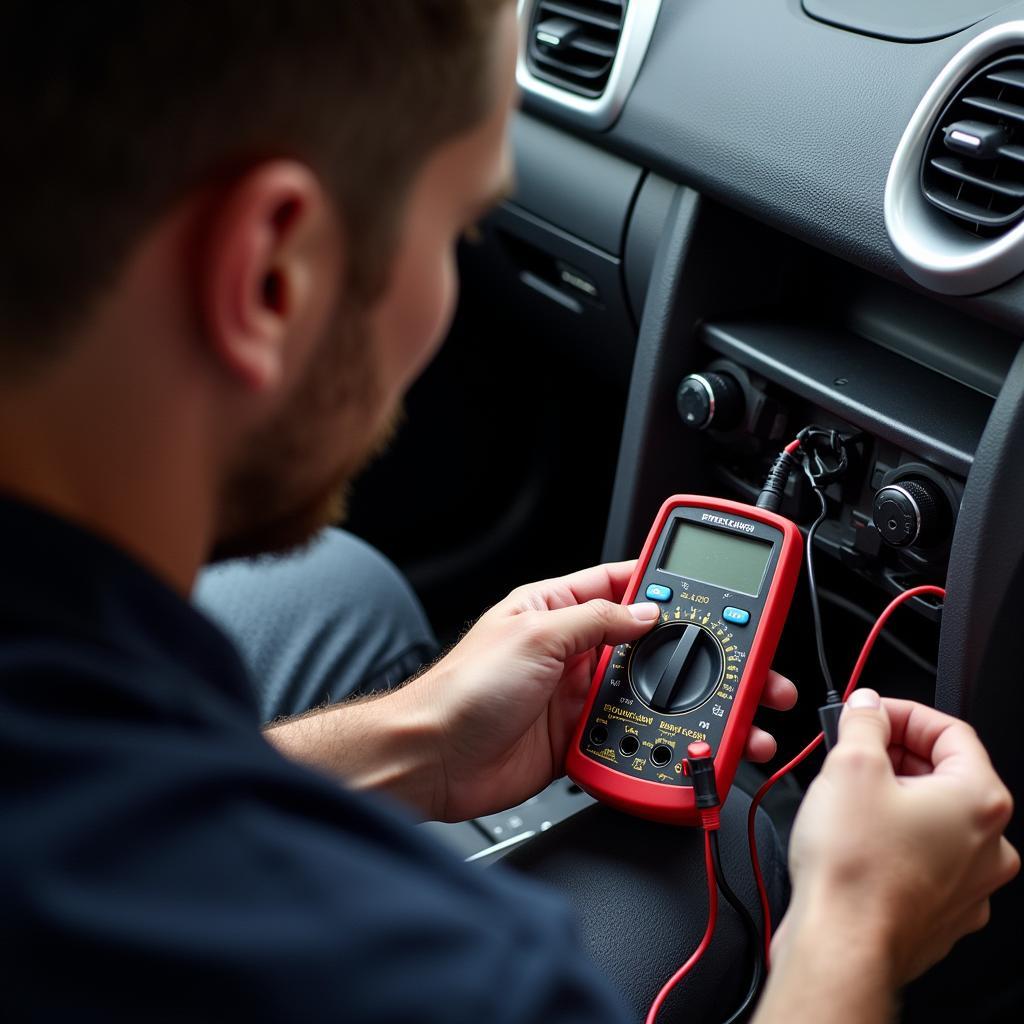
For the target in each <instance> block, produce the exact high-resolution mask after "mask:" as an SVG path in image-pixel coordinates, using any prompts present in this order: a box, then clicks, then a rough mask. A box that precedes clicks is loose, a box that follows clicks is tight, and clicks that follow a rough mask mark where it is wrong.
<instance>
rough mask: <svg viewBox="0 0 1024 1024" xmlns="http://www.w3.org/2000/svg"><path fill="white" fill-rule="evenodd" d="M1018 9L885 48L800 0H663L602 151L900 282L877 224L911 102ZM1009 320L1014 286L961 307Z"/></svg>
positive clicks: (1014, 315)
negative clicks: (977, 38)
mask: <svg viewBox="0 0 1024 1024" xmlns="http://www.w3.org/2000/svg"><path fill="white" fill-rule="evenodd" d="M1015 18H1024V2H1018V3H1013V4H1010V5H1009V6H1007V7H1004V8H1003V9H1002V10H1000V11H999V12H998V13H997V14H996V15H994V16H993V17H992V18H989V19H986V20H984V21H982V22H979V23H978V24H977V25H974V26H972V27H971V28H970V29H968V30H966V31H964V32H960V33H958V34H956V35H953V36H950V37H947V38H944V39H940V40H937V41H934V42H928V43H915V44H908V43H895V42H891V41H887V40H884V39H877V38H874V37H870V36H865V35H860V34H857V33H855V32H850V31H846V30H843V29H839V28H836V27H834V26H831V25H827V24H824V23H822V22H820V21H816V20H814V19H813V18H810V17H809V16H808V15H807V14H806V12H805V11H804V10H803V8H802V6H801V3H800V0H678V2H672V3H666V4H664V5H663V7H662V12H661V16H660V19H659V22H658V25H657V28H656V31H655V34H654V39H653V41H652V44H651V48H650V51H649V53H648V55H647V60H646V62H645V64H644V67H643V69H642V71H641V74H640V77H639V79H638V80H637V83H636V86H635V88H634V90H633V94H632V96H631V97H630V100H629V102H628V104H627V105H626V109H625V111H624V112H623V115H622V117H621V119H620V121H619V122H618V124H617V125H616V126H615V128H614V129H612V131H611V132H610V133H608V134H606V135H604V136H599V137H598V139H599V143H600V144H602V145H604V146H606V147H609V148H612V149H616V150H618V151H619V152H620V153H623V154H624V155H627V156H629V157H631V158H633V159H635V160H636V161H637V162H639V163H641V164H643V165H645V166H647V167H650V168H653V169H655V170H657V171H659V172H660V173H663V174H664V175H665V176H666V177H669V178H671V179H673V180H676V181H680V182H682V183H685V184H687V185H689V186H691V187H694V188H696V189H698V190H699V191H701V192H702V193H704V194H706V195H709V196H713V197H715V198H718V199H720V200H721V201H723V202H725V203H727V204H728V205H730V206H733V207H734V208H736V209H738V210H740V211H742V212H745V213H748V214H750V215H753V216H755V217H757V218H758V219H760V220H762V221H764V222H766V223H768V224H770V225H772V226H775V227H778V228H780V229H782V230H784V231H786V232H787V233H789V234H792V235H794V236H796V237H798V238H801V239H803V240H805V241H808V242H810V243H812V244H814V245H816V246H819V247H821V248H824V249H827V250H829V251H831V252H833V253H835V254H836V255H838V256H841V257H843V258H844V259H847V260H850V261H852V262H854V263H857V264H859V265H861V266H864V267H867V268H869V269H871V270H873V271H875V272H876V273H881V274H883V275H885V276H887V277H891V278H894V279H897V280H901V281H903V282H904V283H906V280H907V279H906V278H905V277H904V275H903V273H902V271H901V270H900V269H899V267H898V266H897V263H896V259H895V256H894V254H893V250H892V247H891V245H890V243H889V239H888V237H887V235H886V232H885V227H884V224H883V220H882V200H883V195H884V191H885V181H886V176H887V174H888V170H889V164H890V162H891V160H892V156H893V153H894V151H895V149H896V145H897V143H898V141H899V139H900V137H901V135H902V133H903V130H904V128H905V127H906V125H907V122H908V120H909V118H910V115H911V114H912V113H913V111H914V109H915V107H916V106H917V104H918V102H919V101H920V99H921V97H922V96H923V95H924V93H925V91H926V90H927V88H928V86H929V85H930V84H931V82H932V81H933V79H934V78H935V76H936V75H937V73H938V72H939V70H940V69H941V68H942V67H943V66H944V65H945V63H946V62H947V61H948V60H949V58H950V57H951V56H952V55H953V54H954V53H955V52H956V51H957V50H959V49H960V47H962V46H963V45H964V43H965V42H966V41H967V40H968V39H970V38H972V37H973V36H974V35H976V34H977V33H979V32H981V31H983V30H984V29H986V28H987V27H989V26H990V25H992V24H995V23H998V22H1002V21H1008V20H1012V19H1015ZM969 304H970V305H971V306H973V307H974V310H975V311H976V312H985V313H987V314H988V315H990V316H993V317H994V318H995V319H997V320H1001V321H1002V322H1004V323H1007V324H1012V323H1015V322H1017V321H1018V318H1019V316H1020V312H1019V311H1020V310H1021V309H1022V308H1024V289H1022V287H1021V285H1020V284H1019V282H1015V283H1011V284H1010V285H1009V286H1007V287H1005V288H1003V289H1000V290H999V291H998V292H995V293H991V294H990V295H989V296H988V297H983V298H981V299H975V300H970V301H969Z"/></svg>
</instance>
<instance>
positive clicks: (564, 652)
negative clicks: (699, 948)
mask: <svg viewBox="0 0 1024 1024" xmlns="http://www.w3.org/2000/svg"><path fill="white" fill-rule="evenodd" d="M635 567H636V563H635V562H620V563H618V564H616V565H602V566H597V567H596V568H593V569H585V570H583V571H582V572H578V573H574V574H573V575H571V576H565V577H563V578H562V579H556V580H546V581H545V582H543V583H534V584H532V585H530V586H526V587H520V588H519V589H518V590H515V591H513V592H512V593H511V594H510V595H509V596H508V597H507V598H506V599H505V600H504V601H502V602H501V603H500V604H497V605H495V607H493V608H492V609H491V610H490V611H489V612H487V614H486V615H484V616H483V617H482V618H481V619H480V621H479V622H477V624H476V625H475V626H474V627H473V628H472V629H471V630H470V631H469V632H468V633H467V634H466V636H465V637H464V638H463V639H462V641H461V642H460V643H459V644H457V645H456V646H455V647H454V648H453V649H452V651H451V652H450V653H449V654H448V655H447V656H446V657H445V658H442V659H441V660H440V661H439V662H438V663H437V664H436V665H434V666H433V667H432V668H431V669H430V670H429V671H427V672H425V673H424V674H423V675H421V676H420V677H419V678H417V679H414V680H413V681H412V682H411V683H409V684H408V685H407V686H404V687H402V688H401V689H400V690H398V691H397V692H395V693H389V694H385V695H382V696H381V697H379V698H371V699H368V700H362V701H353V702H349V703H346V704H341V705H337V706H335V707H332V708H326V709H322V710H319V711H316V712H313V713H311V714H308V715H304V716H301V717H299V718H294V719H291V720H289V721H286V722H281V723H275V724H274V725H273V726H272V727H271V728H270V729H268V730H267V733H266V735H267V738H268V739H269V740H270V741H271V742H272V743H273V744H274V745H275V746H276V747H277V748H278V749H279V750H281V752H282V753H284V754H286V755H287V756H289V757H291V758H293V759H294V760H297V761H303V762H305V763H307V764H309V765H311V766H312V767H314V768H317V769H319V770H321V771H325V772H328V773H329V774H332V775H338V776H341V777H342V778H344V779H345V780H346V781H347V782H348V783H349V784H350V785H352V786H354V787H356V788H359V789H374V790H378V791H381V792H387V793H390V794H391V795H392V796H395V797H397V798H398V799H400V800H402V801H403V802H404V803H405V804H407V805H408V806H410V807H412V808H413V809H414V810H416V811H417V812H418V813H420V814H421V815H422V816H423V817H426V818H434V819H439V820H443V821H462V820H464V819H466V818H473V817H477V816H479V815H481V814H488V813H490V812H492V811H499V810H504V809H505V808H506V807H511V806H513V805H514V804H517V803H521V802H522V801H523V800H527V799H529V797H531V796H534V795H535V794H536V793H538V792H540V790H541V789H543V788H544V786H546V785H547V784H548V783H549V782H551V781H552V779H554V778H557V776H558V775H559V774H560V773H561V771H562V764H563V762H564V760H565V753H566V750H567V749H568V746H569V740H570V738H571V735H572V730H573V727H574V726H575V724H576V720H577V719H578V717H579V715H580V713H581V712H582V710H583V705H584V702H585V699H586V696H587V690H588V688H589V686H590V680H591V678H592V677H593V674H594V670H595V668H596V667H597V659H598V655H599V654H600V648H601V647H602V646H603V645H604V644H620V643H629V642H631V641H633V640H636V639H638V638H639V637H641V636H643V635H644V634H645V633H646V632H647V631H648V630H649V629H650V628H651V627H652V626H653V625H654V623H655V622H656V621H657V618H658V613H659V611H660V609H659V608H658V607H657V605H649V604H641V605H634V606H631V607H623V606H622V605H620V604H619V602H620V601H621V600H622V595H623V593H624V592H625V590H626V585H627V584H628V583H629V578H630V576H631V575H632V573H633V570H634V569H635ZM796 697H797V693H796V687H795V686H794V685H793V684H792V683H791V682H790V681H789V680H788V679H784V678H783V677H782V676H780V675H778V674H776V673H774V672H773V673H771V674H770V675H769V677H768V681H767V683H766V684H765V688H764V693H763V695H762V702H763V703H764V704H765V705H766V706H768V707H771V708H774V709H775V710H778V711H786V710H788V709H789V708H791V707H792V706H793V705H794V704H795V703H796ZM774 753H775V740H774V739H773V738H772V737H771V736H769V735H768V733H766V732H763V731H762V730H761V729H757V728H755V729H754V730H753V732H752V733H751V735H750V739H749V742H748V743H747V757H749V758H750V759H751V760H754V761H767V760H768V759H769V758H771V757H772V756H773V755H774Z"/></svg>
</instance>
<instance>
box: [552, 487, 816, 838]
mask: <svg viewBox="0 0 1024 1024" xmlns="http://www.w3.org/2000/svg"><path fill="white" fill-rule="evenodd" d="M802 557H803V551H802V542H801V536H800V531H799V530H798V529H797V528H796V526H795V525H794V524H793V523H791V522H790V521H789V520H788V519H784V518H783V517H782V516H779V515H776V514H775V513H773V512H767V511H765V510H763V509H759V508H754V507H753V506H751V505H743V504H740V503H738V502H734V501H723V500H719V499H717V498H706V497H695V496H693V495H677V496H676V497H674V498H669V499H668V501H666V502H665V504H664V505H663V506H662V507H661V511H660V512H659V513H658V518H657V519H656V520H655V523H654V526H653V527H652V529H651V532H650V535H649V536H648V538H647V543H646V544H645V545H644V549H643V553H642V554H641V556H640V561H639V564H638V565H637V568H636V572H635V573H634V574H633V578H632V579H631V580H630V581H629V586H628V587H627V589H626V594H625V597H624V598H623V603H624V604H632V603H634V602H637V601H656V602H658V603H659V604H660V605H661V608H662V613H661V620H660V621H659V623H658V624H657V625H656V626H655V627H654V628H653V629H652V630H651V631H650V632H649V633H648V634H646V635H645V636H644V637H642V638H641V639H640V640H638V641H637V642H636V643H634V644H623V645H621V646H619V647H614V648H612V647H607V648H605V650H604V653H603V654H602V656H601V658H600V660H599V662H598V665H597V671H596V672H595V674H594V679H593V682H592V683H591V686H590V694H589V696H588V698H587V704H586V709H585V710H584V712H583V715H582V716H581V718H580V721H579V724H578V725H577V727H576V732H575V734H574V736H573V740H572V742H571V744H570V746H569V753H568V755H567V757H566V772H567V774H568V775H569V777H570V778H571V779H572V780H573V781H574V782H575V783H576V784H577V785H579V786H580V787H581V788H583V789H584V790H586V791H587V792H588V793H590V794H591V796H594V797H596V798H597V799H598V800H600V801H602V802H604V803H607V804H610V805H612V806H613V807H617V808H619V809H620V810H624V811H628V812H630V813H632V814H638V815H640V816H642V817H645V818H653V819H655V820H657V821H666V822H671V823H674V824H679V825H697V824H699V822H700V818H699V814H698V812H697V810H696V808H695V806H694V794H693V787H692V785H691V783H690V779H689V778H688V776H687V775H686V772H685V758H686V748H687V746H688V745H689V744H690V743H693V742H695V741H705V742H707V743H708V744H710V746H711V750H712V754H713V757H714V766H715V781H716V783H717V786H718V792H719V793H720V794H721V795H722V799H723V801H724V799H725V796H726V794H727V793H728V791H729V787H730V786H731V785H732V780H733V776H734V775H735V773H736V767H737V765H738V764H739V760H740V758H741V757H742V756H743V750H744V747H745V746H746V742H747V736H748V734H749V732H750V728H751V724H752V722H753V719H754V712H755V711H756V710H757V706H758V703H759V701H760V698H761V690H762V689H763V687H764V682H765V679H766V678H767V676H768V670H769V668H770V667H771V662H772V658H773V657H774V655H775V648H776V646H777V645H778V642H779V637H780V636H781V634H782V629H783V626H784V625H785V622H786V616H787V614H788V613H789V605H790V602H791V601H792V599H793V591H794V590H795V588H796V583H797V579H798V577H799V575H800V566H801V562H802Z"/></svg>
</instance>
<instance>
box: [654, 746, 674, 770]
mask: <svg viewBox="0 0 1024 1024" xmlns="http://www.w3.org/2000/svg"><path fill="white" fill-rule="evenodd" d="M671 760H672V748H671V747H666V746H664V745H663V744H658V746H656V747H655V748H654V749H653V750H652V751H651V763H652V764H656V765H657V766H658V767H659V768H664V767H665V765H667V764H668V763H669V761H671Z"/></svg>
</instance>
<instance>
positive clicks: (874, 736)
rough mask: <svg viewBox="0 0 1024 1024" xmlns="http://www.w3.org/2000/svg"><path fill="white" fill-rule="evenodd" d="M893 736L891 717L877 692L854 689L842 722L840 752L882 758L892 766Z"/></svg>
mask: <svg viewBox="0 0 1024 1024" xmlns="http://www.w3.org/2000/svg"><path fill="white" fill-rule="evenodd" d="M891 735H892V726H891V724H890V722H889V714H888V712H887V711H886V710H885V707H884V706H883V704H882V700H881V698H880V697H879V695H878V694H877V693H876V692H875V691H874V690H854V692H853V693H852V694H851V695H850V699H849V700H848V701H847V702H846V707H845V708H843V713H842V716H841V717H840V719H839V742H838V744H836V750H839V749H840V748H842V749H844V750H846V751H848V752H853V751H856V752H858V753H860V754H862V755H863V754H868V755H878V756H880V758H882V759H884V760H885V763H886V764H889V753H888V751H889V738H890V736H891Z"/></svg>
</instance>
